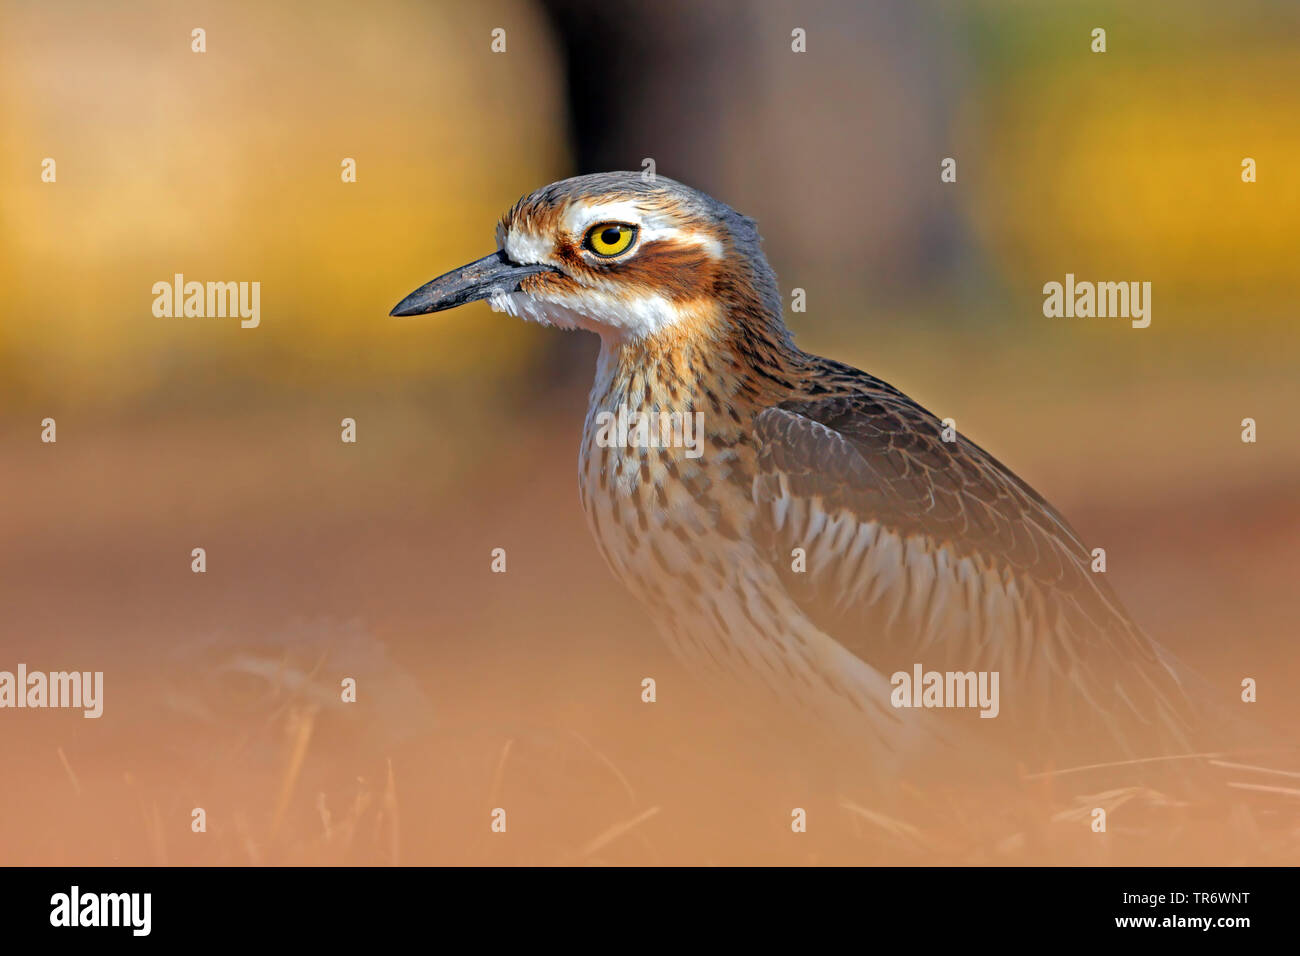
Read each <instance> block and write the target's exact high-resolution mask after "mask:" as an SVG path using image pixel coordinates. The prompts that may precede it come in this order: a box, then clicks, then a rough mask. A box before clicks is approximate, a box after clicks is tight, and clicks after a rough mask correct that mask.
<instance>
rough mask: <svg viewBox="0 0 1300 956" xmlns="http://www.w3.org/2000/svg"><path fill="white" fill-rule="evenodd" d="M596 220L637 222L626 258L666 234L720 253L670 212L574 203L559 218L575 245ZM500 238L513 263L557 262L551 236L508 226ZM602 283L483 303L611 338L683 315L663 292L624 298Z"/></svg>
mask: <svg viewBox="0 0 1300 956" xmlns="http://www.w3.org/2000/svg"><path fill="white" fill-rule="evenodd" d="M600 222H626V223H630V224H632V225H635V226H636V227H637V243H636V246H635V247H634V248H633V249H632V251H631V252H630V253H629V257H630V256H635V255H636V254H637V250H638V249H640V247H641V246H643V245H644V244H646V243H648V242H655V241H658V240H661V239H669V240H672V241H674V242H680V243H690V244H694V245H698V246H701V247H703V248H704V249H705V251H706V252H707V253H708V254H709V255H710V256H712V257H713V258H715V259H720V258H722V247H721V245H720V244H719V243H718V241H717V240H716V239H714V238H713V237H712V236H708V235H704V234H702V233H698V232H694V231H692V230H688V229H682V228H681V227H679V226H677V225H675V224H674V222H675V220H673V219H672V218H671V217H669V216H666V215H664V214H661V213H656V212H654V211H646V210H643V209H642V208H641V207H639V206H638V205H637V204H636V203H632V202H615V203H581V202H578V203H573V204H572V205H570V206H569V207H568V209H566V210H565V212H564V215H563V216H562V217H561V220H560V228H561V229H562V230H563V231H564V233H565V234H566V235H568V236H569V237H570V239H571V241H572V242H573V243H574V244H575V245H578V244H580V243H581V241H582V237H583V236H584V235H585V234H586V232H587V230H588V229H590V228H591V227H592V226H593V225H595V224H596V223H600ZM502 239H504V242H502V248H503V249H504V250H505V253H506V255H507V256H509V257H510V259H511V261H513V262H518V263H521V264H545V265H552V266H557V267H558V266H559V265H560V262H559V259H558V258H557V257H556V255H555V240H554V237H552V236H548V235H540V234H537V233H533V232H529V231H526V230H522V229H511V230H510V231H509V232H508V233H507V234H506V235H505V236H498V241H499V242H500V241H501V240H502ZM605 285H606V288H601V287H600V286H599V285H598V286H585V287H584V288H582V289H580V290H578V291H576V292H573V293H569V294H562V293H555V292H548V293H545V294H544V295H542V296H532V295H528V294H526V293H523V292H514V293H510V294H506V295H494V296H492V297H491V298H490V299H489V300H488V305H490V306H491V307H492V308H493V309H494V310H495V311H497V312H507V313H509V314H510V315H514V316H518V317H519V318H521V319H527V320H528V321H530V322H538V323H541V324H542V325H553V326H555V327H556V328H561V329H586V330H587V331H590V332H596V333H597V334H599V335H601V336H602V337H612V338H615V339H627V338H633V339H635V338H645V337H647V336H651V335H655V334H656V333H658V332H661V331H663V330H664V329H666V328H669V327H670V326H672V325H673V324H675V323H676V322H677V321H679V320H680V319H681V318H682V313H681V312H680V311H679V310H678V309H677V308H676V307H675V306H674V305H673V303H672V302H671V301H669V300H668V299H667V298H666V297H665V296H662V295H659V294H657V293H647V294H644V295H641V296H638V297H628V295H627V294H626V291H625V290H622V289H620V288H619V286H618V284H617V283H616V282H613V281H611V282H608V283H606V284H605Z"/></svg>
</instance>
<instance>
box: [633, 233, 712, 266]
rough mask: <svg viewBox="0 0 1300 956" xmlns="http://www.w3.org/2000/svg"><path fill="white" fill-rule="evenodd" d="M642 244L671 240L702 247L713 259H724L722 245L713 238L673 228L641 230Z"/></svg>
mask: <svg viewBox="0 0 1300 956" xmlns="http://www.w3.org/2000/svg"><path fill="white" fill-rule="evenodd" d="M639 238H640V240H641V242H656V241H658V240H660V239H670V240H672V241H673V242H682V243H685V244H687V245H692V246H700V247H702V248H703V249H704V251H705V252H707V253H708V254H709V258H711V259H721V258H722V243H720V242H718V240H717V239H714V238H713V237H712V236H709V235H705V234H704V233H702V232H691V231H689V230H686V229H675V228H672V227H669V228H666V229H644V228H643V229H641V230H640V236H639Z"/></svg>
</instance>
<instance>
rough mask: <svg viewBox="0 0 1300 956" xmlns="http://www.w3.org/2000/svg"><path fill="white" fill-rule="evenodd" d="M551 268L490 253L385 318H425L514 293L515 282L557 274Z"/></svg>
mask: <svg viewBox="0 0 1300 956" xmlns="http://www.w3.org/2000/svg"><path fill="white" fill-rule="evenodd" d="M559 271H560V270H559V269H556V268H553V267H552V266H540V265H520V264H519V263H517V262H511V261H510V260H509V259H507V258H506V254H505V253H504V252H499V251H498V252H494V253H492V255H490V256H484V257H483V258H482V259H479V260H478V261H477V262H471V263H470V264H469V265H467V266H461V267H460V268H459V269H453V270H452V271H451V272H448V273H447V274H446V275H443V276H438V278H436V279H434V280H433V281H432V282H426V283H425V284H424V285H422V286H420V288H418V289H416V290H415V291H414V292H412V293H411V294H410V295H408V296H407V297H406V298H405V299H403V300H402V301H401V302H399V303H397V305H396V306H395V307H394V308H393V311H392V312H389V313H388V314H389V315H427V314H428V313H430V312H441V311H443V310H444V309H454V308H455V307H456V306H458V305H464V304H465V303H466V302H475V301H477V300H478V299H486V298H487V297H488V296H490V295H495V294H496V293H498V292H503V293H505V292H518V291H519V280H520V279H522V278H524V277H525V276H532V275H537V274H538V273H539V272H559Z"/></svg>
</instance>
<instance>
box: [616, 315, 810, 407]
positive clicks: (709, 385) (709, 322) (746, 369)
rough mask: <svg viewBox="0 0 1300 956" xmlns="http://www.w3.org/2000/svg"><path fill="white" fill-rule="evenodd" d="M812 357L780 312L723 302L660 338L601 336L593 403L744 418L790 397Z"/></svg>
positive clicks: (654, 335)
mask: <svg viewBox="0 0 1300 956" xmlns="http://www.w3.org/2000/svg"><path fill="white" fill-rule="evenodd" d="M807 361H808V356H805V355H804V354H803V353H802V352H800V351H799V349H798V348H796V347H795V345H794V343H793V342H792V341H791V338H790V334H789V332H788V331H786V328H785V325H784V324H783V323H782V321H781V319H780V317H779V316H774V315H772V314H771V313H770V311H768V310H765V309H761V308H757V307H756V303H743V304H741V303H727V302H725V301H724V302H717V303H714V304H713V305H712V306H711V307H710V308H708V309H703V310H699V311H698V312H697V313H696V314H694V315H692V316H691V317H690V318H689V319H684V320H683V321H681V322H678V323H674V324H673V325H671V326H669V327H668V328H665V329H662V330H660V331H658V332H656V333H655V334H653V335H646V336H638V337H627V336H602V340H601V352H600V359H599V362H598V365H597V374H596V382H595V385H594V388H593V390H592V405H593V408H595V407H596V406H600V407H602V408H605V409H613V408H615V407H617V406H619V405H627V406H629V407H634V408H636V407H645V406H648V405H655V406H657V407H659V408H663V409H672V410H678V411H687V410H690V411H703V412H705V413H706V414H716V415H726V416H728V417H732V418H734V417H735V415H739V416H745V415H747V414H752V413H756V412H757V411H758V410H761V409H762V408H765V407H767V406H769V405H772V404H775V403H776V402H779V401H783V400H785V399H787V398H789V397H791V395H792V393H793V392H794V391H795V390H796V388H797V385H796V382H797V380H798V377H799V375H800V371H801V369H803V368H805V367H806V365H807ZM733 412H734V413H735V415H733Z"/></svg>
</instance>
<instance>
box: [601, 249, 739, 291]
mask: <svg viewBox="0 0 1300 956" xmlns="http://www.w3.org/2000/svg"><path fill="white" fill-rule="evenodd" d="M582 264H583V265H584V266H585V267H586V268H587V271H588V272H590V273H592V274H593V275H597V276H607V277H608V278H610V279H612V280H614V281H615V282H617V283H618V284H619V285H620V286H621V287H622V288H623V289H624V290H626V292H627V293H628V294H629V295H642V294H649V293H657V294H658V295H662V296H664V297H665V298H667V299H669V300H671V301H673V302H687V301H690V300H692V299H699V298H704V297H707V296H708V295H709V294H710V293H711V292H712V291H713V289H714V288H715V286H716V284H717V280H718V269H719V267H720V266H721V263H720V262H719V261H718V260H717V259H714V258H713V257H712V256H710V255H709V254H708V252H707V251H705V249H704V248H703V247H702V246H698V245H696V244H694V243H685V242H674V241H672V240H670V239H661V240H659V241H658V242H651V243H647V244H646V245H644V246H641V248H640V249H638V250H637V251H636V252H635V253H633V254H632V256H631V258H629V259H626V260H619V261H613V260H611V261H610V262H608V263H604V262H600V263H594V264H593V263H589V262H587V261H585V260H583V261H582Z"/></svg>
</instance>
